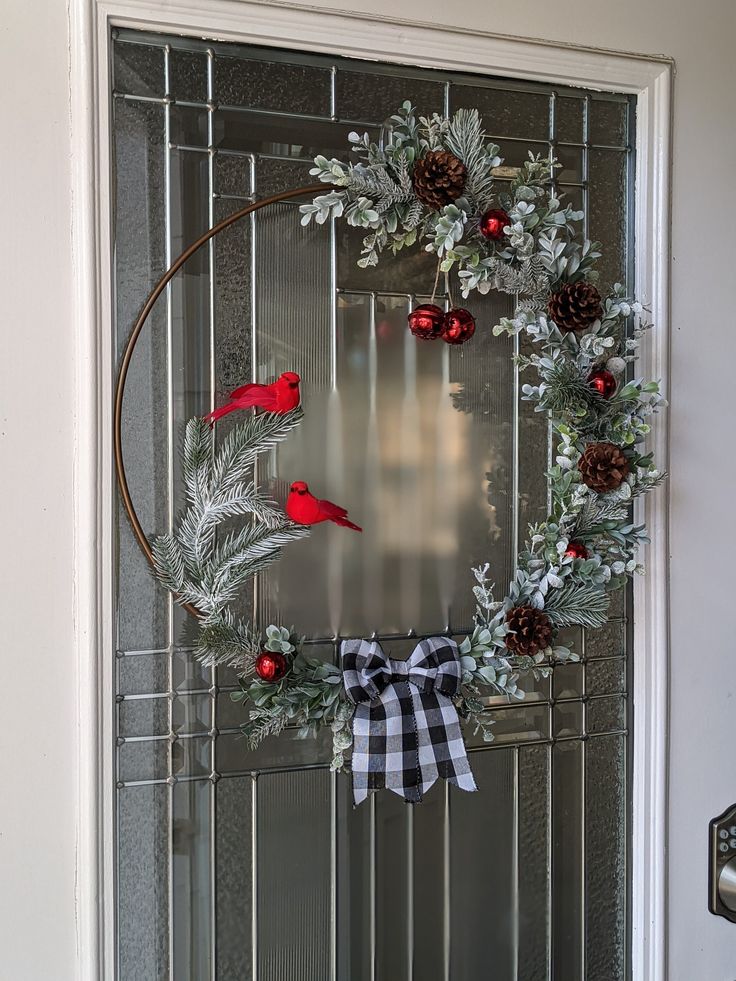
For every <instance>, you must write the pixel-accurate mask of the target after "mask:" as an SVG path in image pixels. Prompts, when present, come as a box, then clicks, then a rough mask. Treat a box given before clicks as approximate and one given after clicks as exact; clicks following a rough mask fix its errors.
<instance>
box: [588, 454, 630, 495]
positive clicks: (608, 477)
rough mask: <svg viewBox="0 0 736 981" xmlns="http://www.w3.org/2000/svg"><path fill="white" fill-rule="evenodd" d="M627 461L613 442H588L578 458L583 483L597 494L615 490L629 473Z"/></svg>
mask: <svg viewBox="0 0 736 981" xmlns="http://www.w3.org/2000/svg"><path fill="white" fill-rule="evenodd" d="M629 469H630V468H629V461H628V460H627V459H626V457H625V456H624V454H623V452H622V451H621V447H620V446H616V445H615V444H614V443H588V445H587V446H586V447H585V450H584V452H583V455H582V456H581V457H580V459H579V460H578V470H579V471H580V475H581V476H582V478H583V483H584V484H585V485H586V486H587V487H590V489H591V490H594V491H596V493H598V494H605V493H606V492H607V491H612V490H615V489H616V488H617V487H618V486H619V485H620V484H621V483H622V482H623V480H624V479H625V478H626V476H627V475H628V473H629Z"/></svg>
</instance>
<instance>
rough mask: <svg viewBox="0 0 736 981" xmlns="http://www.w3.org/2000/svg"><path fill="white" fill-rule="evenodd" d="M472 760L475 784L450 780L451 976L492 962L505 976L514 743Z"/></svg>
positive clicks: (458, 980) (472, 976) (510, 949)
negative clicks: (465, 788) (467, 788)
mask: <svg viewBox="0 0 736 981" xmlns="http://www.w3.org/2000/svg"><path fill="white" fill-rule="evenodd" d="M472 765H473V773H474V774H475V781H476V783H477V785H478V789H479V792H478V793H476V794H467V793H463V792H462V791H459V790H455V788H454V787H451V788H450V813H451V816H452V828H451V831H450V923H451V930H450V977H451V978H452V981H478V979H479V978H484V977H486V976H487V975H488V973H489V969H492V972H493V977H494V978H499V979H501V978H503V979H504V981H505V979H507V978H509V979H510V978H513V976H514V975H513V968H512V965H513V963H514V959H515V949H514V948H515V942H514V939H515V931H516V926H517V910H516V887H515V879H516V872H515V866H516V855H515V853H514V808H515V804H514V782H515V777H514V773H515V764H514V751H513V750H487V751H486V752H480V753H474V754H473V756H472ZM480 842H482V843H483V844H482V847H481V848H479V847H478V845H479V843H480ZM470 870H472V874H471V871H470Z"/></svg>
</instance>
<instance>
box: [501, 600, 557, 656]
mask: <svg viewBox="0 0 736 981" xmlns="http://www.w3.org/2000/svg"><path fill="white" fill-rule="evenodd" d="M506 626H507V627H508V628H509V630H513V631H514V632H513V633H508V634H506V647H508V649H509V650H510V651H511V652H512V654H528V655H529V656H533V655H534V654H537V653H538V652H539V651H543V650H545V649H546V648H547V647H549V646H550V644H551V643H552V622H551V621H550V618H549V617H548V616H547V614H546V613H544V612H543V611H542V610H537V609H535V608H534V607H533V606H515V607H514V608H513V610H509V612H508V613H507V614H506Z"/></svg>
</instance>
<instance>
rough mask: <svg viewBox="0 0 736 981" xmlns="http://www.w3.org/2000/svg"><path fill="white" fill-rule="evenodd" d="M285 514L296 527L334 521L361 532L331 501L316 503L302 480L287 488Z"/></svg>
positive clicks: (315, 499) (341, 509)
mask: <svg viewBox="0 0 736 981" xmlns="http://www.w3.org/2000/svg"><path fill="white" fill-rule="evenodd" d="M286 513H287V514H288V515H289V517H290V518H291V520H292V521H296V523H297V524H298V525H318V524H319V523H320V521H334V522H335V524H336V525H341V526H342V527H343V528H352V529H353V531H362V530H363V529H362V528H359V527H358V525H354V524H353V522H352V521H348V512H347V511H346V510H345V508H341V507H340V505H339V504H333V503H332V501H318V500H317V498H316V497H315V496H314V494H310V493H309V487H308V486H307V485H306V484H305V483H304V481H303V480H296V481H295V482H294V483H293V484H292V485H291V487H290V488H289V496H288V498H287V500H286Z"/></svg>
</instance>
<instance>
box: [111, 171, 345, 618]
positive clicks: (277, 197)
mask: <svg viewBox="0 0 736 981" xmlns="http://www.w3.org/2000/svg"><path fill="white" fill-rule="evenodd" d="M330 190H334V188H333V187H332V186H331V185H329V184H310V185H308V186H306V187H297V188H294V189H292V190H290V191H281V192H280V193H279V194H272V195H271V196H270V197H267V198H263V199H261V200H260V201H254V202H253V203H252V204H249V205H248V206H247V207H245V208H241V209H240V210H239V211H235V212H233V214H231V215H228V216H227V218H223V219H222V221H220V222H218V223H217V224H216V225H213V226H212V228H210V229H208V230H207V231H206V232H204V234H202V235H200V236H199V238H198V239H197V240H196V241H195V242H192V244H191V245H190V246H189V247H188V248H187V249H185V250H184V252H182V253H181V255H179V256H178V257H177V258H176V259H175V260H174V261H173V262H172V264H171V265H170V266H169V268H168V269H167V270H166V272H165V273H164V274H163V276H162V277H161V278H160V279H159V281H158V282H157V283H156V285H155V286H154V287H153V289H152V290H151V292H150V293H149V294H148V298H147V299H146V302H145V303H144V304H143V308H142V310H141V312H140V313H139V314H138V319H137V320H136V322H135V324H134V325H133V329H132V330H131V332H130V336H129V337H128V342H127V344H126V345H125V350H124V351H123V357H122V360H121V362H120V368H119V370H118V377H117V382H116V383H115V407H114V413H113V449H114V454H115V476H116V478H117V483H118V490H119V491H120V499H121V501H122V504H123V508H124V509H125V513H126V514H127V516H128V520H129V521H130V525H131V528H132V529H133V534H134V535H135V537H136V541H137V542H138V544H139V546H140V548H141V551H142V552H143V554H144V555H145V557H146V560H147V561H148V564H149V565H150V566H151V568H154V561H153V551H152V550H151V544H150V542H149V541H148V537H147V535H146V533H145V531H144V530H143V528H142V526H141V523H140V520H139V518H138V514H137V512H136V510H135V505H134V504H133V499H132V497H131V494H130V487H129V486H128V477H127V474H126V472H125V460H124V457H123V398H124V397H125V383H126V381H127V379H128V370H129V368H130V362H131V360H132V358H133V352H134V351H135V346H136V344H137V343H138V339H139V337H140V335H141V333H142V331H143V328H144V327H145V325H146V323H147V321H148V318H149V316H150V314H151V311H152V310H153V307H154V305H155V303H156V300H157V299H158V298H159V297H160V296H161V294H162V293H163V292H164V290H165V289H166V287H167V286H168V285H169V283H170V282H171V280H172V279H173V278H174V276H175V275H176V274H177V272H178V271H179V270H180V269H181V267H182V266H183V265H184V264H185V262H186V261H187V260H188V259H191V257H192V256H193V255H194V254H195V253H196V252H198V251H199V249H201V248H202V246H203V245H205V244H206V243H207V242H209V241H210V239H212V238H214V237H215V236H216V235H219V233H220V232H223V231H225V229H226V228H229V227H230V226H231V225H234V224H235V222H237V221H240V219H241V218H245V217H247V216H248V215H251V214H254V213H255V212H256V211H260V210H261V208H267V207H269V206H270V205H272V204H278V203H279V202H280V201H288V200H289V199H290V198H297V197H301V196H302V195H307V194H312V195H313V194H316V193H318V192H323V193H324V192H325V191H330ZM182 606H183V607H184V609H185V610H187V612H188V613H191V614H192V616H194V617H199V616H201V613H200V611H199V610H198V609H197V607H196V606H194V605H193V604H192V603H183V604H182Z"/></svg>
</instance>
